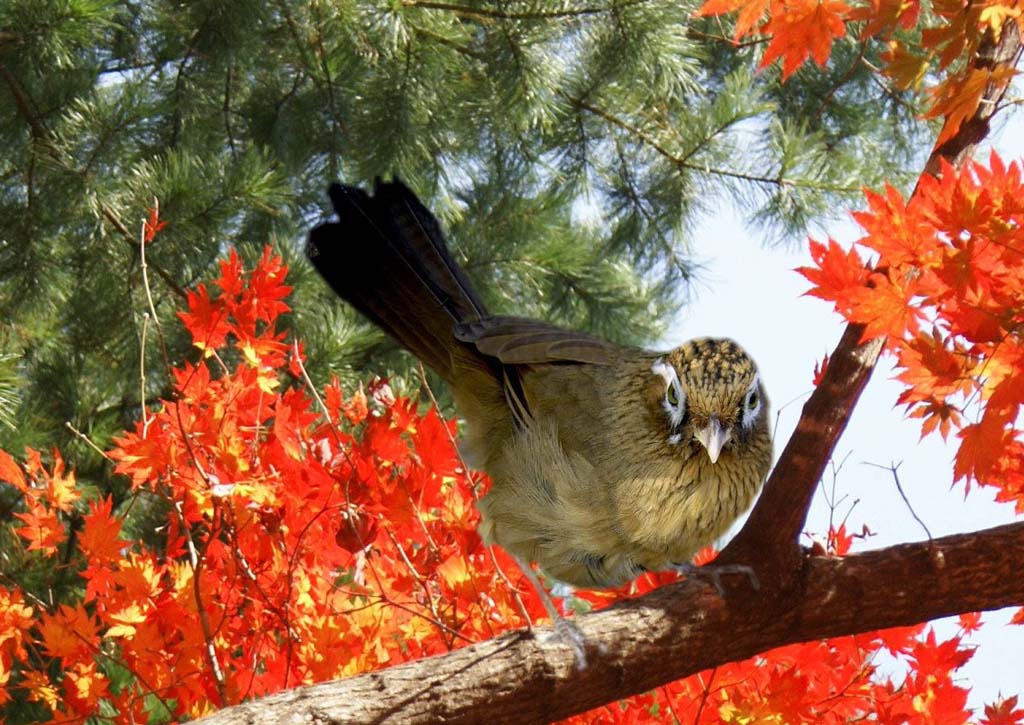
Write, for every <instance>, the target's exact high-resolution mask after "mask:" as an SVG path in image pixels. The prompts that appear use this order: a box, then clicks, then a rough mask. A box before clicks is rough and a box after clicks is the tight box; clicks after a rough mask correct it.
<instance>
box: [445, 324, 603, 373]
mask: <svg viewBox="0 0 1024 725" xmlns="http://www.w3.org/2000/svg"><path fill="white" fill-rule="evenodd" d="M455 338H456V339H457V340H461V341H462V342H465V343H468V344H470V345H473V346H474V347H476V349H477V350H479V351H480V352H481V353H483V354H484V355H490V356H491V357H494V358H497V359H498V360H500V361H501V362H502V363H504V364H505V365H538V364H543V363H590V364H594V365H607V364H609V363H610V362H611V358H612V355H613V352H614V351H615V349H616V347H615V346H614V345H612V344H611V343H609V342H605V341H604V340H602V339H600V338H598V337H592V336H591V335H587V334H586V333H582V332H577V331H576V330H566V329H564V328H561V327H556V326H555V325H549V324H548V323H546V322H541V321H540V320H531V319H528V318H524V317H487V318H484V319H482V320H475V321H470V322H463V323H459V324H457V325H455Z"/></svg>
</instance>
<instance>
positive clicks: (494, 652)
mask: <svg viewBox="0 0 1024 725" xmlns="http://www.w3.org/2000/svg"><path fill="white" fill-rule="evenodd" d="M1021 562H1024V523H1015V524H1010V525H1007V526H999V527H996V528H991V529H986V530H984V531H979V532H974V533H970V534H957V535H954V536H947V537H943V538H941V539H935V540H933V541H931V542H919V543H913V544H900V545H898V546H892V547H888V548H885V549H880V550H876V551H869V552H865V553H862V554H854V555H851V556H847V557H844V558H833V557H807V558H804V559H803V560H802V561H801V566H800V576H799V578H798V579H797V580H795V583H794V585H793V586H791V587H789V588H788V589H786V590H770V591H768V592H767V593H768V594H769V595H770V596H767V597H764V596H760V595H758V596H745V595H743V594H741V592H740V591H738V590H736V591H733V592H732V594H731V595H730V596H728V597H726V598H725V599H723V598H721V597H719V596H718V595H717V594H716V593H715V590H714V588H713V587H710V586H707V585H705V584H700V583H697V582H681V583H679V584H672V585H669V586H666V587H662V588H661V589H658V590H656V591H654V592H652V593H650V594H648V595H646V596H644V597H640V598H638V599H632V600H628V601H624V602H620V603H618V604H616V605H615V606H613V607H610V608H608V609H606V610H603V611H600V612H594V613H591V614H586V615H582V616H578V617H576V618H575V620H574V621H575V622H576V623H577V624H578V625H579V627H580V629H581V630H582V631H583V633H584V635H585V636H586V639H587V644H588V649H589V654H588V661H589V663H590V665H589V666H588V667H587V668H586V669H584V670H582V671H579V670H576V668H575V664H574V658H573V654H572V650H571V649H570V648H568V647H565V646H562V645H559V644H548V643H546V642H545V638H546V637H549V636H550V630H547V629H546V628H545V629H541V630H535V633H534V634H531V633H530V632H529V631H527V630H519V631H516V632H512V633H509V634H506V635H503V636H501V637H498V638H496V639H492V640H487V641H485V642H481V643H479V644H475V645H472V646H469V647H465V648H463V649H460V650H456V651H455V652H451V653H449V654H446V655H441V656H436V657H431V658H427V659H423V660H417V661H415V662H410V663H407V664H403V665H398V666H395V667H391V668H389V669H386V670H382V671H379V672H372V673H368V674H364V675H359V676H358V677H352V678H349V679H345V680H338V681H335V682H329V683H322V684H319V685H313V686H309V687H302V688H299V689H296V690H291V691H287V692H281V693H278V694H276V695H272V696H270V697H268V698H266V699H264V700H258V701H256V702H250V703H246V704H243V705H238V706H236V707H232V708H228V709H226V710H222V711H220V712H218V713H215V714H214V715H212V716H210V717H209V718H207V719H206V720H204V722H206V723H208V725H237V724H239V723H259V722H291V723H314V722H316V723H324V722H339V723H340V722H384V721H387V722H445V723H459V722H492V723H500V722H510V721H515V722H548V721H550V720H557V719H560V718H564V717H568V716H569V715H572V714H575V713H580V712H585V711H587V710H589V709H591V708H594V707H597V706H599V705H601V704H603V703H606V702H608V701H611V700H616V699H621V698H624V697H629V696H631V695H635V694H637V693H641V692H646V691H648V690H651V689H652V688H655V687H658V686H659V685H662V684H665V683H668V682H672V681H674V680H677V679H679V678H682V677H686V676H688V675H691V674H693V673H695V672H700V671H702V670H706V669H709V668H712V667H714V666H716V665H719V664H724V663H727V662H733V661H737V660H742V659H745V658H747V657H751V656H753V655H755V654H757V653H759V652H764V651H765V650H767V649H771V648H773V647H780V646H783V645H787V644H792V643H795V642H803V641H809V640H815V639H820V638H824V637H836V636H841V635H847V634H854V633H858V632H867V631H871V630H876V629H882V628H886V627H895V626H903V625H910V624H915V623H917V622H921V621H925V620H928V619H935V618H937V617H944V616H947V615H951V614H957V613H960V612H972V611H979V610H987V609H997V608H1001V607H1005V606H1009V605H1013V604H1021V603H1024V577H1021V576H1020V567H1021Z"/></svg>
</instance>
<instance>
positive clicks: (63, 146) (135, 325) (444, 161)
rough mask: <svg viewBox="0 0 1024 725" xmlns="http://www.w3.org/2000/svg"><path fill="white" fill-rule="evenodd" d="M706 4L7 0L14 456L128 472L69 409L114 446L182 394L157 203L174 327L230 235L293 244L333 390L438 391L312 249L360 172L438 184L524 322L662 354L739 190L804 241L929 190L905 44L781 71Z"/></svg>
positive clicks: (486, 283) (257, 244) (6, 436)
mask: <svg viewBox="0 0 1024 725" xmlns="http://www.w3.org/2000/svg"><path fill="white" fill-rule="evenodd" d="M695 7H696V5H695V3H694V2H690V1H685V0H684V1H683V2H679V1H678V0H589V1H584V0H558V1H555V2H540V1H539V0H526V1H519V0H515V1H512V2H504V3H493V2H483V1H480V0H465V2H456V3H439V2H433V1H432V0H405V1H404V2H392V1H390V0H387V1H385V0H342V1H339V2H330V3H323V2H317V1H311V0H305V1H303V0H281V1H280V2H274V3H265V2H258V1H256V0H229V1H227V2H225V1H224V0H218V1H216V2H214V1H213V0H208V1H200V2H189V3H184V4H181V3H168V2H159V1H154V0H135V1H132V2H129V1H127V0H122V1H120V2H114V1H109V2H106V1H103V0H9V1H8V2H6V3H4V4H3V5H2V6H0V28H2V29H3V30H2V31H0V66H2V73H0V96H2V97H3V99H4V102H3V103H0V142H2V143H3V147H4V149H5V154H4V155H3V157H2V158H0V319H3V320H5V327H4V328H3V332H2V334H0V353H2V354H3V355H5V356H9V357H10V359H16V360H17V361H18V363H17V365H18V368H17V375H13V372H11V371H12V370H13V368H12V367H11V363H8V362H4V363H0V421H4V422H5V423H6V424H4V425H0V445H4V446H6V447H13V448H19V447H20V446H22V445H25V444H33V445H36V446H38V447H43V448H48V447H50V446H53V445H59V446H61V447H62V448H64V449H65V450H70V451H73V452H75V453H77V454H78V455H77V456H73V458H74V459H75V460H73V463H74V464H75V465H76V466H77V468H78V470H79V475H80V476H81V477H83V478H85V479H89V478H94V479H96V480H104V479H105V478H106V472H105V463H104V461H103V460H102V458H101V457H100V456H99V455H98V454H96V453H95V452H94V451H91V450H90V449H89V448H88V447H87V446H86V444H85V443H84V441H83V439H82V438H80V437H79V436H77V435H76V434H75V433H73V432H72V431H71V430H70V429H68V428H67V427H66V426H65V423H66V422H71V424H72V425H73V426H74V427H75V428H76V429H77V430H79V431H81V432H82V433H83V434H85V435H86V436H88V437H89V438H90V439H92V440H94V441H96V442H97V443H98V444H99V445H101V446H105V445H106V444H107V443H108V441H109V436H110V435H111V434H112V433H113V432H114V431H116V430H118V429H119V428H120V427H122V426H123V425H124V424H126V423H127V422H128V421H129V420H130V419H131V417H132V416H133V415H134V414H135V413H137V411H138V410H139V407H140V405H141V404H142V403H143V401H144V400H145V399H152V398H154V397H155V396H157V395H158V394H160V393H161V392H164V391H166V388H167V386H166V381H165V380H164V370H165V369H166V364H165V363H166V361H165V359H164V357H163V354H162V353H161V352H160V349H161V347H160V345H159V344H158V343H157V342H156V340H157V337H158V336H159V331H158V330H157V328H156V326H155V324H154V321H152V320H149V321H145V320H144V313H145V312H146V310H147V309H148V303H147V302H146V294H145V290H144V289H143V286H142V275H141V269H140V266H141V265H140V258H139V234H140V227H141V222H142V220H143V219H144V218H145V217H146V214H147V210H148V209H149V207H150V206H151V205H152V204H153V199H154V197H156V198H157V199H159V205H160V215H161V218H163V219H166V220H167V221H168V226H167V228H166V229H165V230H164V231H162V232H161V234H160V235H159V237H158V238H157V240H156V242H154V243H153V244H152V245H151V246H150V248H149V249H148V250H147V261H148V263H149V270H148V271H149V278H150V282H151V285H150V286H151V292H152V296H153V299H154V304H155V307H156V311H157V316H158V317H159V318H160V319H161V320H162V321H163V322H164V323H166V322H167V321H168V320H169V318H170V315H171V314H172V311H173V309H174V308H175V307H176V306H178V305H180V303H181V299H180V297H181V294H182V291H183V290H184V289H187V288H188V287H189V286H190V285H191V284H193V283H194V282H195V280H197V279H200V278H202V277H204V276H205V277H209V276H212V275H211V273H210V267H211V265H212V264H213V262H214V260H215V259H216V257H217V256H218V254H219V253H220V252H221V251H222V250H223V249H224V248H225V245H227V244H229V243H230V244H234V245H236V246H238V247H239V248H240V249H241V250H243V254H248V255H249V256H250V257H251V256H253V255H255V254H256V253H257V252H258V250H259V249H261V248H262V246H263V245H264V244H265V243H267V242H268V241H269V242H272V243H273V244H274V245H275V246H276V247H277V248H278V249H279V250H280V251H281V253H282V254H283V255H284V256H285V257H286V259H287V261H288V262H289V264H290V265H291V266H292V269H293V272H292V275H293V280H294V283H295V285H296V291H295V296H294V298H293V299H294V300H295V313H294V314H293V315H292V316H291V318H290V324H292V325H293V326H295V327H296V328H298V331H299V332H300V333H301V334H302V336H303V337H304V339H306V340H307V341H308V342H309V344H310V346H311V348H312V349H311V353H312V356H311V360H310V367H311V369H312V373H313V375H314V376H315V377H318V378H319V379H323V377H324V376H325V375H326V372H327V370H328V369H331V370H334V371H336V372H339V373H342V374H343V375H344V376H346V377H347V378H348V379H349V380H353V379H355V378H357V377H365V371H366V370H367V369H370V368H372V369H374V370H380V369H381V367H382V366H386V367H390V368H391V369H392V370H394V371H396V372H397V373H398V374H399V375H400V376H401V377H402V379H404V380H409V381H413V380H415V379H416V378H415V375H410V371H409V370H408V369H407V365H408V360H407V359H406V358H403V357H398V356H395V355H394V353H393V349H392V348H391V346H390V344H389V343H388V342H387V341H386V340H384V339H382V338H381V337H380V335H379V334H378V333H376V332H373V331H370V330H369V329H368V328H367V326H366V325H365V324H363V323H362V322H361V321H360V320H358V318H357V317H356V316H355V315H353V314H352V313H351V312H350V311H349V310H347V309H343V308H341V307H339V306H338V305H337V303H336V302H335V301H334V300H333V296H332V295H331V294H329V293H328V291H327V290H326V288H325V286H324V285H323V284H321V283H320V282H319V280H317V279H315V277H314V276H313V275H312V274H311V273H310V272H309V269H308V267H305V266H304V264H303V262H302V259H301V257H302V246H303V244H304V238H305V234H306V232H307V230H308V229H309V227H310V226H311V225H312V224H314V223H316V222H317V221H318V220H319V219H322V218H323V217H324V214H325V209H326V202H327V199H326V194H325V189H326V187H327V185H328V184H329V183H330V182H331V181H333V180H335V179H342V180H344V181H347V182H349V183H366V182H368V181H370V180H372V179H373V178H374V177H375V176H378V175H381V176H389V175H392V174H397V175H399V176H401V177H402V178H403V179H405V180H406V181H407V182H408V183H410V185H411V186H412V187H413V188H414V189H415V190H416V191H417V192H418V193H420V194H421V195H423V196H424V197H425V198H426V199H427V200H428V201H429V203H430V204H431V206H432V208H433V209H435V210H436V212H437V213H438V215H439V216H440V217H441V218H442V220H443V222H444V224H445V226H446V228H447V229H448V230H449V232H450V237H451V240H452V243H453V247H454V248H455V250H456V254H457V255H458V257H459V259H460V261H462V262H463V263H464V264H465V266H466V268H467V269H468V270H469V273H470V274H471V275H472V277H473V278H474V279H475V280H476V281H477V283H478V284H479V286H480V287H481V289H482V290H483V293H484V295H485V297H486V299H487V301H488V302H489V303H490V304H491V305H492V306H493V308H494V309H495V310H498V311H502V312H506V313H514V314H528V315H539V316H543V317H547V318H549V319H553V320H555V321H558V322H562V323H565V324H570V325H578V326H582V327H586V328H588V329H591V330H595V331H597V332H599V333H600V334H603V335H605V336H607V337H609V338H612V339H616V340H619V341H622V342H633V343H642V342H645V341H649V340H650V339H652V338H655V337H657V336H658V334H659V333H660V332H661V331H662V330H663V324H664V322H665V321H666V320H667V319H668V317H669V315H670V313H671V312H672V310H673V309H675V308H676V307H677V306H678V305H679V304H680V303H681V302H682V301H684V299H685V292H686V289H687V283H688V281H689V280H690V279H691V277H692V276H693V274H694V269H693V266H692V264H691V262H690V249H691V243H692V241H693V240H692V234H691V233H690V229H692V227H693V224H694V222H695V220H696V219H698V218H699V216H700V215H701V214H702V213H707V212H709V211H713V210H714V209H715V208H716V205H717V203H718V200H719V199H720V198H721V195H723V194H728V195H731V196H733V197H735V198H737V199H739V200H740V201H741V202H742V203H743V205H744V208H745V209H746V210H747V211H749V213H750V215H751V219H752V220H753V222H754V223H756V224H759V225H761V226H762V227H764V229H765V231H766V234H767V235H768V237H771V238H789V237H792V236H793V235H797V234H802V233H803V231H804V230H805V229H806V228H807V226H808V225H811V224H813V223H815V222H817V221H820V220H821V219H822V218H823V217H824V216H827V215H828V214H829V213H830V211H831V210H832V209H835V208H840V207H839V201H840V200H842V199H844V198H845V197H847V196H848V195H850V194H852V193H854V192H856V191H857V190H858V188H859V185H860V184H861V183H863V182H865V181H868V182H870V181H873V180H875V179H878V178H881V177H882V176H885V177H887V178H889V179H893V178H899V177H900V174H901V173H902V171H903V169H904V167H906V166H908V165H909V160H910V155H911V153H912V150H913V149H914V148H915V147H916V145H915V144H916V141H917V140H918V139H919V134H920V132H921V126H920V124H919V122H918V121H916V120H915V118H914V107H913V103H912V99H909V98H903V97H897V96H893V95H889V94H890V91H887V90H886V89H884V88H883V87H882V86H881V85H879V84H877V83H876V82H875V81H874V80H873V79H872V77H871V69H870V64H871V63H872V62H874V60H875V59H876V58H877V55H878V53H879V52H880V50H881V49H882V48H881V47H880V44H879V43H876V42H871V41H869V42H866V43H863V44H860V43H854V42H852V41H848V42H846V44H845V45H843V46H842V47H839V48H837V49H836V50H835V51H834V57H835V58H836V60H837V62H835V63H833V64H830V66H829V69H828V70H826V71H822V70H819V69H818V68H816V67H811V66H805V67H804V69H802V70H801V71H800V72H798V73H797V74H796V75H795V76H794V77H793V78H792V79H790V80H789V81H788V82H787V83H786V84H784V85H782V86H778V84H777V83H776V78H775V75H774V74H775V72H776V71H774V70H768V71H764V72H757V71H756V70H755V69H756V65H757V62H758V59H759V57H760V53H761V50H762V48H761V47H760V45H759V44H757V43H753V44H749V45H747V46H746V47H741V48H739V49H737V48H736V47H734V46H733V44H732V43H731V41H730V40H729V37H728V35H727V33H728V30H727V29H723V27H722V26H721V25H720V23H719V21H718V20H714V19H698V18H695V17H694V15H693V11H694V9H695ZM879 107H885V108H886V109H889V111H890V112H889V113H886V114H884V115H880V114H878V113H877V111H876V110H875V109H877V108H879ZM162 329H169V328H168V326H167V325H166V324H165V325H163V326H162ZM144 334H145V335H146V336H147V339H148V341H149V342H150V343H151V344H149V345H148V350H147V353H146V356H145V361H143V360H142V358H141V354H140V343H141V341H142V337H143V335H144ZM164 344H166V349H167V355H168V358H169V359H171V360H179V359H181V358H182V357H184V356H186V355H189V354H194V353H192V352H190V351H189V350H188V345H187V341H186V340H185V339H183V338H178V337H173V336H172V337H170V338H168V339H166V340H164ZM141 373H145V376H146V382H145V383H142V382H141V377H140V374H141ZM12 423H13V427H12V425H11V424H12ZM105 485H108V486H109V484H105Z"/></svg>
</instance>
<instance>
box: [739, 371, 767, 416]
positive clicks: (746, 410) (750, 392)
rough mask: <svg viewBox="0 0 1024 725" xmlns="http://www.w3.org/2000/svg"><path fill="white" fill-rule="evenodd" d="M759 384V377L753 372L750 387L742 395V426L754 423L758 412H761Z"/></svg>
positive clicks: (762, 402) (762, 403)
mask: <svg viewBox="0 0 1024 725" xmlns="http://www.w3.org/2000/svg"><path fill="white" fill-rule="evenodd" d="M760 385H761V377H760V376H759V375H757V374H756V373H755V374H754V379H753V380H752V381H751V382H750V387H749V388H747V394H746V395H744V396H743V409H742V423H743V427H744V428H750V427H751V426H752V425H754V421H755V420H757V415H758V413H760V412H761V406H762V405H764V401H763V400H762V398H763V396H762V395H761V388H760Z"/></svg>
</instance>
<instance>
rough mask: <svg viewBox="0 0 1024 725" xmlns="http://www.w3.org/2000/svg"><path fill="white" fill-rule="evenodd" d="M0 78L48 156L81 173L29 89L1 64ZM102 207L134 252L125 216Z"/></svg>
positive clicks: (177, 289)
mask: <svg viewBox="0 0 1024 725" xmlns="http://www.w3.org/2000/svg"><path fill="white" fill-rule="evenodd" d="M0 76H2V77H3V79H4V82H6V83H7V87H8V89H9V90H10V92H11V95H12V96H14V103H15V106H17V108H18V112H19V113H20V114H21V116H22V118H23V119H24V120H25V122H26V123H27V124H28V126H29V128H30V129H31V131H32V137H33V138H34V139H35V140H36V141H37V142H38V143H39V144H40V145H41V146H42V148H43V149H44V150H45V151H46V153H47V154H48V155H49V156H50V157H51V158H52V159H53V160H54V161H56V162H57V163H58V164H59V165H60V166H61V168H64V169H66V170H68V171H70V172H72V173H77V170H76V169H75V168H73V162H72V160H71V159H69V158H68V157H67V154H65V153H63V151H62V150H61V149H60V148H58V147H57V146H56V144H54V142H53V136H52V134H50V132H49V129H47V128H46V127H45V126H44V125H43V123H42V121H40V120H39V117H38V116H36V114H35V113H34V112H33V111H32V106H31V99H30V98H29V96H28V94H27V93H26V92H25V89H24V88H23V87H22V86H21V83H20V82H19V81H18V79H17V78H16V77H15V76H14V75H13V74H12V73H11V72H10V70H8V68H7V66H5V65H4V64H3V63H0ZM98 204H99V209H100V213H101V214H103V216H104V218H106V220H107V221H109V222H110V223H111V224H112V225H113V226H114V228H115V229H116V230H117V232H118V234H120V236H121V238H122V239H123V240H124V241H125V242H126V243H127V244H128V245H129V246H130V247H131V248H132V250H134V249H135V236H134V235H133V234H132V233H131V232H130V231H128V228H127V227H126V226H125V224H124V222H123V221H121V217H120V216H118V214H117V212H116V211H114V210H113V208H111V207H110V206H109V205H108V204H107V203H106V202H103V201H98ZM153 269H154V270H155V271H156V273H157V275H158V276H159V277H160V279H162V280H163V281H164V282H165V283H166V284H167V286H168V287H169V288H170V289H171V291H172V292H174V293H175V294H176V295H177V296H178V297H180V298H181V299H183V300H186V299H188V294H187V293H186V292H185V290H184V289H183V288H182V287H181V285H179V284H178V283H177V281H176V280H175V279H174V277H172V276H171V275H170V273H169V272H167V270H165V269H163V268H162V267H160V266H158V265H155V264H154V265H153Z"/></svg>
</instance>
